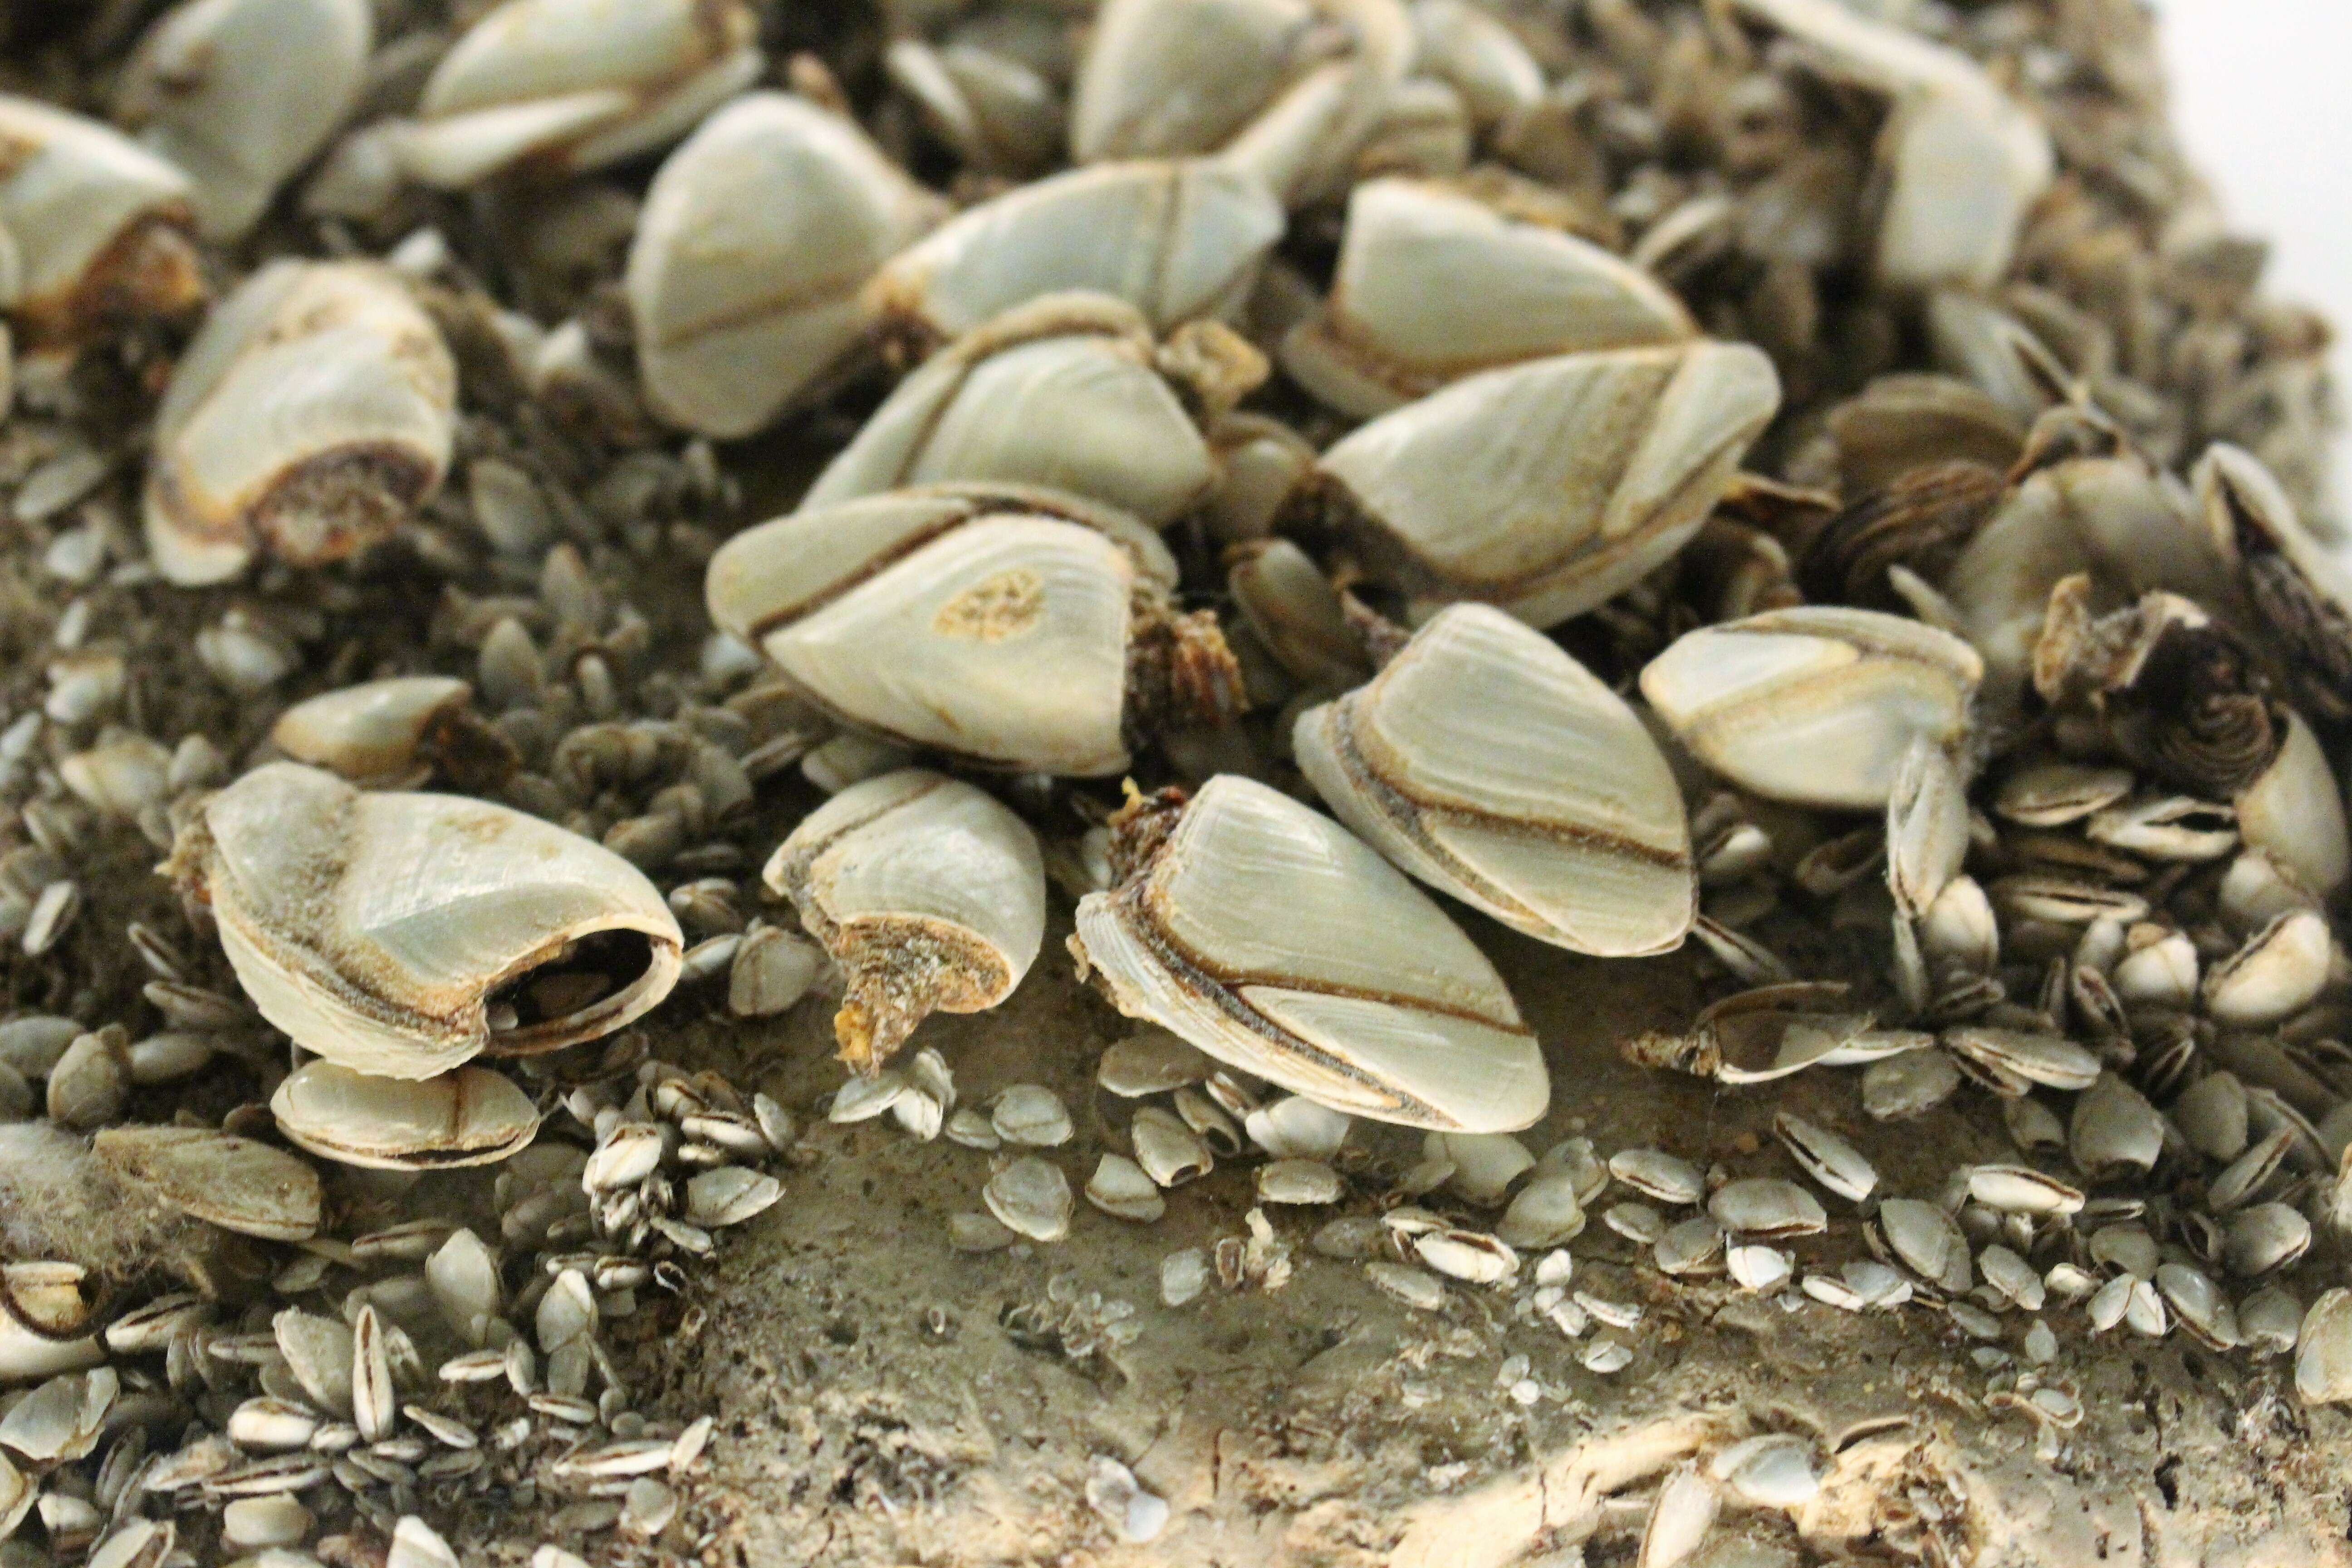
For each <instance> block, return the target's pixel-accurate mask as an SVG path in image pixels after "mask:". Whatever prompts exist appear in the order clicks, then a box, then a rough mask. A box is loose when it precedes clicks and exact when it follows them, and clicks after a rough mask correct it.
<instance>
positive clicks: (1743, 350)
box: [1316, 342, 1780, 626]
mask: <svg viewBox="0 0 2352 1568" xmlns="http://www.w3.org/2000/svg"><path fill="white" fill-rule="evenodd" d="M1779 407H1780V378H1779V377H1778V376H1777V375H1776V374H1774V373H1773V370H1772V364H1771V362H1770V361H1769V360H1768V359H1766V358H1765V357H1764V355H1763V354H1761V353H1759V352H1758V351H1757V350H1755V349H1753V348H1750V347H1748V346H1747V345H1746V344H1724V343H1707V342H1703V343H1692V344H1688V345H1685V346H1683V347H1679V348H1661V349H1631V350H1625V351H1622V352H1618V353H1589V354H1564V355H1560V356H1558V357H1556V358H1551V359H1541V360H1535V361H1532V362H1530V363H1526V364H1521V365H1514V366H1511V367H1510V368H1508V369H1506V370H1496V371H1488V372H1486V373H1485V374H1479V375H1474V376H1471V377H1469V378H1468V379H1466V380H1464V381H1459V382H1456V383H1454V384H1453V385H1451V386H1449V387H1447V388H1445V389H1444V391H1442V392H1438V393H1434V394H1433V395H1430V396H1428V397H1424V398H1423V399H1421V400H1420V401H1419V402H1417V403H1412V404H1408V405H1405V406H1404V407H1402V408H1399V409H1397V410H1396V411H1395V412H1393V413H1391V414H1386V415H1383V416H1381V417H1380V418H1378V419H1375V420H1373V421H1372V422H1371V423H1370V424H1369V425H1366V426H1363V427H1362V428H1360V429H1359V430H1357V431H1356V432H1355V433H1354V434H1352V435H1350V436H1349V437H1346V438H1345V439H1344V440H1342V441H1340V442H1339V444H1338V445H1336V446H1334V447H1331V449H1330V450H1328V451H1327V452H1325V453H1324V454H1323V457H1322V459H1321V460H1320V461H1319V462H1318V464H1317V465H1316V472H1317V474H1318V477H1319V479H1320V481H1321V483H1322V484H1323V486H1324V487H1325V488H1326V489H1327V490H1328V492H1329V494H1328V495H1327V498H1326V504H1327V505H1328V507H1330V508H1331V509H1332V510H1335V511H1336V512H1337V513H1338V514H1339V520H1340V521H1341V522H1342V524H1343V526H1345V527H1346V528H1347V529H1348V530H1349V531H1350V532H1351V533H1353V534H1354V535H1355V536H1356V537H1357V539H1358V542H1359V544H1360V548H1361V549H1362V550H1363V551H1364V552H1365V555H1366V558H1367V561H1368V563H1370V564H1372V565H1373V566H1375V567H1376V568H1377V569H1379V570H1381V571H1382V572H1386V573H1390V574H1393V575H1394V576H1395V577H1396V578H1397V579H1398V580H1399V581H1400V582H1401V584H1402V586H1403V587H1404V588H1405V589H1406V591H1407V593H1408V594H1409V595H1411V596H1412V610H1413V613H1414V616H1415V618H1421V617H1423V616H1427V615H1428V614H1429V613H1431V612H1432V611H1433V610H1434V609H1436V608H1437V607H1438V606H1440V605H1444V604H1445V603H1447V602H1450V601H1453V600H1456V599H1477V600H1483V601H1485V602H1486V603H1489V604H1495V605H1501V606H1502V607H1503V608H1504V609H1507V610H1508V611H1510V612H1511V614H1513V615H1515V616H1518V617H1519V618H1520V619H1521V620H1524V621H1527V622H1528V623H1529V624H1530V625H1533V626H1552V625H1554V624H1556V623H1558V622H1560V621H1563V620H1566V619H1568V618H1569V617H1570V616H1575V615H1580V614H1581V613H1582V612H1584V611H1586V610H1589V609H1591V608H1592V607H1593V606H1594V605H1599V604H1601V603H1603V602H1604V601H1606V600H1608V599H1610V598H1612V597H1613V596H1614V595H1617V594H1619V593H1621V592H1622V591H1623V590H1625V589H1626V588H1629V587H1631V586H1632V585H1633V584H1634V583H1636V582H1638V581H1640V580H1641V579H1642V578H1643V577H1644V576H1646V575H1647V574H1649V573H1650V572H1651V571H1652V570H1653V569H1654V568H1655V567H1656V566H1658V565H1659V564H1660V563H1663V562H1665V561H1667V560H1669V559H1671V558H1672V557H1673V555H1674V554H1675V552H1676V551H1678V550H1680V549H1681V548H1682V547H1683V545H1684V544H1685V542H1688V541H1689V539H1690V537H1691V535H1692V534H1693V533H1695V532H1696V531H1697V530H1698V527H1699V525H1700V524H1701V523H1702V522H1704V521H1706V516H1707V513H1708V512H1709V511H1710V510H1713V508H1714V506H1715V503H1716V501H1717V499H1718V498H1719V497H1720V496H1721V495H1722V493H1723V490H1724V488H1725V487H1726V486H1727V484H1729V483H1730V480H1731V477H1732V474H1733V471H1734V470H1735V469H1736V468H1738V464H1739V459H1740V458H1741V456H1742V455H1743V454H1745V452H1746V451H1747V449H1748V443H1749V442H1750V441H1752V440H1754V439H1755V438H1756V437H1757V435H1758V434H1759V433H1760V432H1761V431H1762V430H1763V428H1764V426H1766V425H1767V424H1769V422H1770V420H1771V418H1772V416H1773V414H1774V412H1775V411H1776V410H1777V409H1778V408H1779Z"/></svg>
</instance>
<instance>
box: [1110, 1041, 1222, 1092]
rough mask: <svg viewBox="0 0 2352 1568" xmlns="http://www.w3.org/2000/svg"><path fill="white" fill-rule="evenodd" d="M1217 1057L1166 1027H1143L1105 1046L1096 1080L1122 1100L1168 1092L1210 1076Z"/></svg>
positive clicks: (1186, 1086)
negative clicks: (1172, 1032) (1207, 1053)
mask: <svg viewBox="0 0 2352 1568" xmlns="http://www.w3.org/2000/svg"><path fill="white" fill-rule="evenodd" d="M1215 1067H1216V1061H1215V1058H1212V1057H1209V1056H1207V1055H1204V1054H1203V1053H1202V1051H1201V1050H1199V1049H1198V1048H1197V1047H1193V1046H1192V1045H1191V1044H1189V1043H1187V1042H1186V1041H1184V1040H1181V1039H1179V1038H1178V1037H1176V1036H1174V1035H1171V1034H1170V1033H1169V1032H1168V1031H1167V1030H1165V1029H1142V1030H1139V1031H1138V1032H1137V1033H1135V1034H1132V1035H1129V1037H1127V1038H1125V1039H1123V1040H1118V1041H1116V1042H1114V1043H1113V1044H1112V1045H1111V1046H1110V1047H1108V1048H1107V1049H1105V1050H1104V1052H1103V1054H1102V1060H1101V1061H1100V1062H1099V1063H1097V1065H1096V1068H1095V1081H1096V1082H1097V1083H1099V1084H1101V1085H1102V1087H1103V1088H1105V1089H1108V1090H1109V1091H1110V1092H1111V1093H1113V1094H1115V1095H1118V1097H1119V1098H1120V1099H1121V1100H1137V1099H1140V1098H1141V1097H1143V1096H1144V1095H1147V1094H1165V1093H1167V1092H1168V1091H1169V1090H1171V1089H1184V1088H1188V1087H1190V1086H1191V1085H1192V1084H1196V1083H1199V1082H1200V1081H1201V1080H1202V1079H1205V1078H1207V1077H1208V1076H1209V1074H1210V1073H1211V1072H1212V1071H1213V1070H1214V1068H1215Z"/></svg>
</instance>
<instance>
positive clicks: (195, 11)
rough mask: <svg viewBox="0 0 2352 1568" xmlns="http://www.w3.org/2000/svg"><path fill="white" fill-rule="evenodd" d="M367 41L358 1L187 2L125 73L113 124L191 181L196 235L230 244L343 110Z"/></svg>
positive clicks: (369, 17) (371, 33) (370, 33)
mask: <svg viewBox="0 0 2352 1568" xmlns="http://www.w3.org/2000/svg"><path fill="white" fill-rule="evenodd" d="M374 37H375V16H374V12H373V8H372V7H371V6H370V5H368V4H367V0H188V3H187V4H185V5H181V6H179V7H178V8H177V9H175V10H173V11H172V12H171V13H170V14H169V15H167V16H164V17H163V20H162V21H160V22H158V23H156V24H155V26H153V27H152V29H150V30H149V32H148V34H147V36H146V37H144V38H143V39H142V40H141V42H140V45H139V49H138V52H137V53H136V54H134V55H133V56H132V57H131V61H130V63H129V64H128V65H127V66H125V67H124V68H123V75H122V79H121V83H120V84H119V85H118V86H117V88H116V89H115V109H114V114H115V119H116V120H118V121H121V123H123V124H124V125H127V126H129V127H131V129H132V130H134V131H136V132H139V138H140V140H141V141H142V142H144V143H145V144H146V145H147V146H148V147H150V148H152V150H154V151H155V152H157V153H161V154H162V155H163V156H164V157H165V158H168V159H170V160H171V161H172V162H173V163H176V164H177V165H179V166H180V167H181V168H183V169H185V170H186V171H187V172H188V174H190V175H191V176H192V177H193V178H194V182H195V188H194V191H193V192H192V193H191V195H190V201H191V203H192V205H194V208H195V214H196V223H197V226H198V227H200V228H201V229H202V230H203V231H204V234H205V237H207V238H211V239H234V238H236V237H238V236H240V235H242V234H244V233H245V232H246V231H247V229H249V228H251V227H252V226H253V225H254V222H255V220H256V219H257V218H259V217H260V216H261V214H262V211H263V209H265V208H267V207H268V205H269V201H270V198H271V197H272V196H274V195H277V193H278V186H279V185H280V184H283V183H284V182H285V181H286V180H287V178H288V177H289V176H290V175H291V174H294V172H295V171H296V170H298V169H299V168H301V166H302V165H303V164H305V163H309V162H310V158H311V155H312V154H314V153H317V152H318V151H319V149H320V147H322V146H324V145H325V144H326V141H327V138H328V137H329V136H331V135H332V134H333V133H334V131H335V127H336V126H337V125H339V124H340V123H341V121H342V119H343V116H344V115H346V114H348V113H349V112H351V108H352V103H353V102H354V101H355V100H357V99H358V97H359V92H360V86H361V80H362V75H363V73H364V71H365V69H366V67H367V58H368V51H369V49H370V48H371V47H373V43H374ZM297 83H299V89H296V90H289V87H290V86H291V85H292V84H297Z"/></svg>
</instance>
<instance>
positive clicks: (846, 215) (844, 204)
mask: <svg viewBox="0 0 2352 1568" xmlns="http://www.w3.org/2000/svg"><path fill="white" fill-rule="evenodd" d="M941 210H942V208H941V204H940V201H939V199H938V198H937V197H935V196H933V195H930V194H929V192H927V191H925V190H924V189H922V187H921V186H919V185H918V184H915V183H914V181H912V180H910V179H908V177H907V175H906V174H905V173H904V172H903V171H901V170H900V169H899V168H898V165H897V164H895V163H891V162H890V160H889V159H888V158H887V157H885V156H884V155H883V153H882V151H881V149H880V148H878V147H877V146H875V145H874V143H873V142H871V141H869V140H868V139H867V138H866V133H865V132H864V131H862V130H860V129H859V127H858V125H857V122H856V121H854V120H851V119H849V118H848V117H847V116H845V115H840V114H835V113H832V112H830V111H829V110H824V109H821V108H818V107H817V106H816V105H814V104H812V103H809V102H807V101H806V100H802V99H798V98H793V97H792V96H790V95H788V94H785V93H781V92H754V93H748V94H746V95H745V96H743V97H742V98H740V99H737V100H735V101H734V102H732V103H730V104H729V105H728V106H727V107H726V108H725V109H722V110H719V112H718V113H716V114H714V115H712V116H711V117H710V118H709V120H708V121H704V122H703V124H702V127H701V129H699V130H698V131H697V132H695V133H694V134H693V135H692V136H691V137H689V138H688V140H687V142H686V143H685V144H684V145H683V146H681V147H679V148H678V150H677V152H675V153H671V154H670V156H669V158H668V160H667V162H666V163H663V164H662V166H661V172H660V173H659V174H656V175H655V176H654V181H653V184H652V186H651V187H650V188H649V189H648V190H647V191H646V205H645V209H644V211H643V212H642V213H641V214H640V215H639V217H638V220H637V232H636V238H635V241H634V243H632V245H631V246H630V247H629V263H628V272H627V275H626V279H625V284H626V289H627V293H628V300H629V311H630V315H631V316H632V318H633V319H634V321H635V326H636V344H637V368H638V371H639V373H640V374H642V375H643V376H644V378H645V384H646V395H647V397H648V399H649V400H650V401H651V403H652V404H653V406H654V408H655V410H656V412H657V413H659V414H661V415H662V416H664V417H666V418H667V419H669V420H671V421H673V422H674V423H677V424H679V425H682V426H686V427H687V428H688V429H690V430H694V431H696V432H698V433H699V434H701V435H705V436H713V437H730V438H731V437H739V436H748V435H750V434H751V432H752V431H754V430H757V429H759V428H761V426H765V425H767V424H768V423H770V422H771V421H772V420H773V419H774V418H776V417H777V416H779V415H781V414H783V413H786V412H788V411H790V410H791V409H793V408H794V407H796V406H799V405H801V404H803V402H805V401H806V400H808V399H809V398H811V397H812V396H814V395H818V394H820V393H821V392H822V391H824V389H825V388H826V387H827V386H828V385H829V384H831V383H832V382H833V381H834V380H835V378H836V377H837V376H838V375H839V374H841V373H842V372H843V371H844V370H845V368H846V367H848V366H850V365H853V364H854V363H856V361H857V360H858V359H859V357H860V351H861V350H862V348H863V347H864V345H865V341H866V331H867V328H868V326H869V325H870V318H869V312H868V310H867V308H866V306H865V305H864V304H863V303H862V302H861V301H860V300H859V298H858V291H859V290H860V289H863V288H864V287H865V286H866V280H867V279H869V278H870V277H872V276H873V274H874V270H875V268H877V267H879V266H881V265H882V263H883V262H884V261H886V260H887V259H888V258H890V256H891V255H892V254H893V253H895V252H897V251H898V249H899V248H900V247H903V246H905V245H906V244H907V243H908V241H909V240H912V239H913V238H914V237H916V236H918V235H919V234H921V233H922V232H923V230H925V229H926V228H929V226H931V225H932V224H933V223H935V222H937V221H938V219H939V216H940V211H941Z"/></svg>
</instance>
